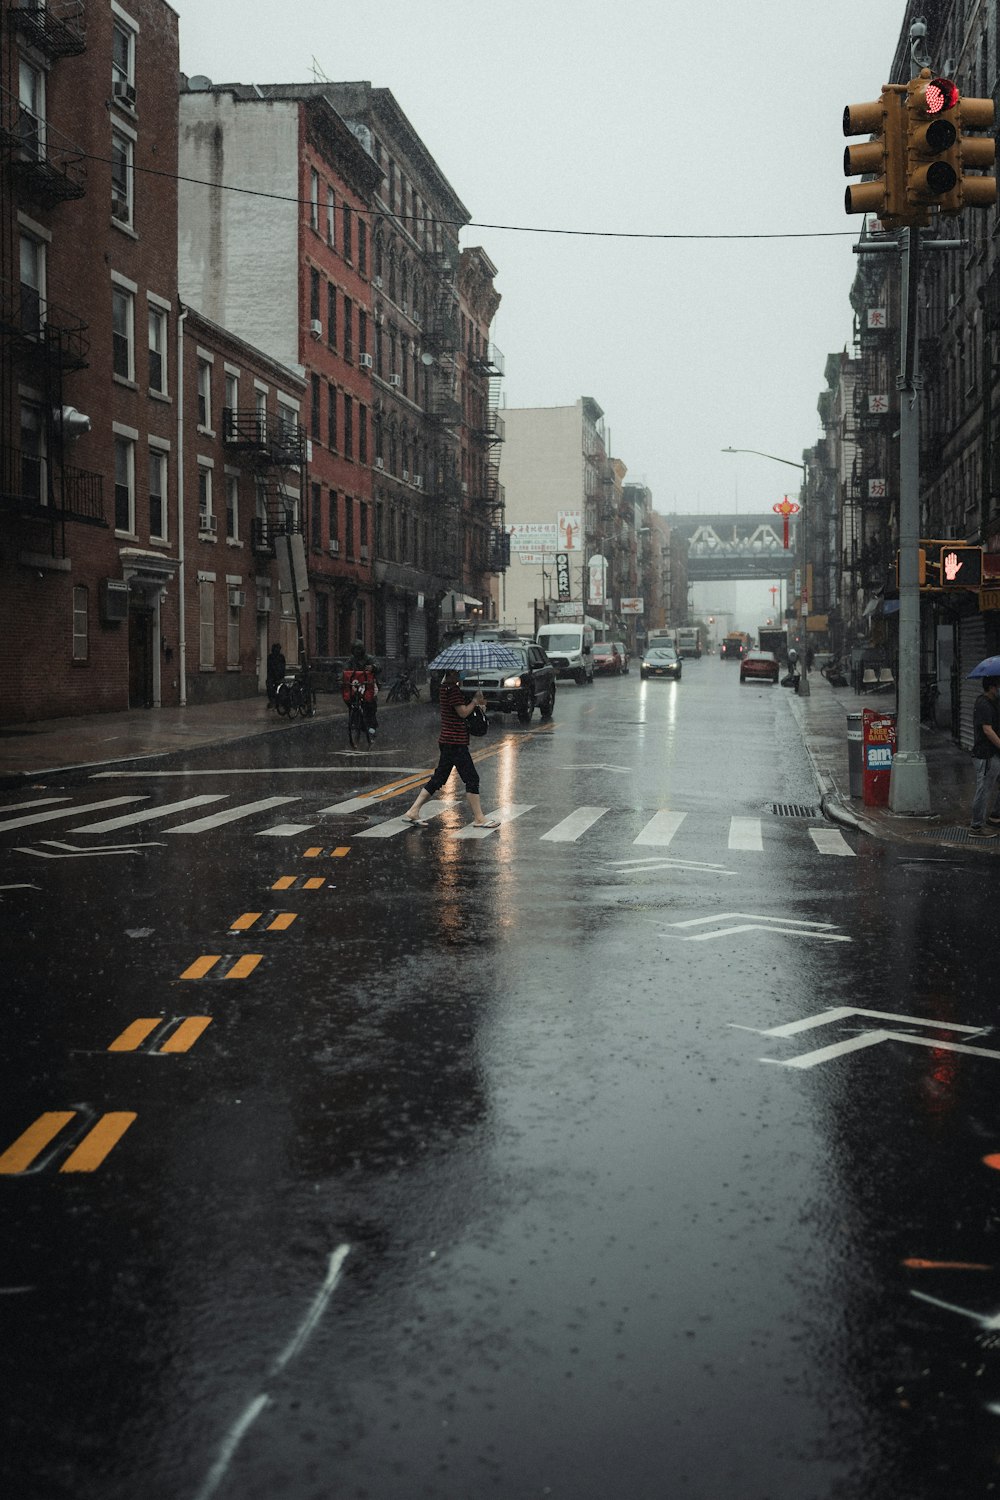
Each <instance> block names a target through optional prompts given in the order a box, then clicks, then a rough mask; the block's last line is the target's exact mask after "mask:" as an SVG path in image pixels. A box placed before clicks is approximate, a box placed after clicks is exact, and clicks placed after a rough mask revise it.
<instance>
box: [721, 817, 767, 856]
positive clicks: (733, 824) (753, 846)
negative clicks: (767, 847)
mask: <svg viewBox="0 0 1000 1500" xmlns="http://www.w3.org/2000/svg"><path fill="white" fill-rule="evenodd" d="M729 847H730V849H748V850H751V851H752V852H753V853H755V854H759V853H761V852H762V851H763V848H764V835H763V830H762V829H761V823H760V819H759V818H730V820H729Z"/></svg>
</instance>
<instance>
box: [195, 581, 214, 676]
mask: <svg viewBox="0 0 1000 1500" xmlns="http://www.w3.org/2000/svg"><path fill="white" fill-rule="evenodd" d="M198 665H199V666H200V667H201V669H202V670H203V671H206V672H211V671H214V670H215V582H214V580H213V579H211V578H199V580H198Z"/></svg>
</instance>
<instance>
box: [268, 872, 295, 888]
mask: <svg viewBox="0 0 1000 1500" xmlns="http://www.w3.org/2000/svg"><path fill="white" fill-rule="evenodd" d="M297 879H298V876H297V875H282V877H281V879H280V880H276V881H275V882H274V884H273V885H272V887H271V889H272V891H290V890H291V888H292V886H293V885H294V884H295V882H296V880H297Z"/></svg>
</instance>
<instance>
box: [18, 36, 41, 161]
mask: <svg viewBox="0 0 1000 1500" xmlns="http://www.w3.org/2000/svg"><path fill="white" fill-rule="evenodd" d="M17 98H18V111H17V143H18V145H19V146H20V148H21V155H22V157H26V158H28V159H29V160H31V161H44V160H45V74H44V73H43V72H42V70H41V68H36V67H35V65H34V63H30V62H28V60H27V58H25V57H22V58H19V59H18V81H17Z"/></svg>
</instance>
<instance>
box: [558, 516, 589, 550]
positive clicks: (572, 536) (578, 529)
mask: <svg viewBox="0 0 1000 1500" xmlns="http://www.w3.org/2000/svg"><path fill="white" fill-rule="evenodd" d="M556 530H557V532H558V534H559V546H560V547H561V548H562V549H563V551H564V552H579V550H580V548H581V547H582V546H583V517H582V516H581V514H580V512H579V511H578V510H561V511H559V513H558V524H557V526H556Z"/></svg>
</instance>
